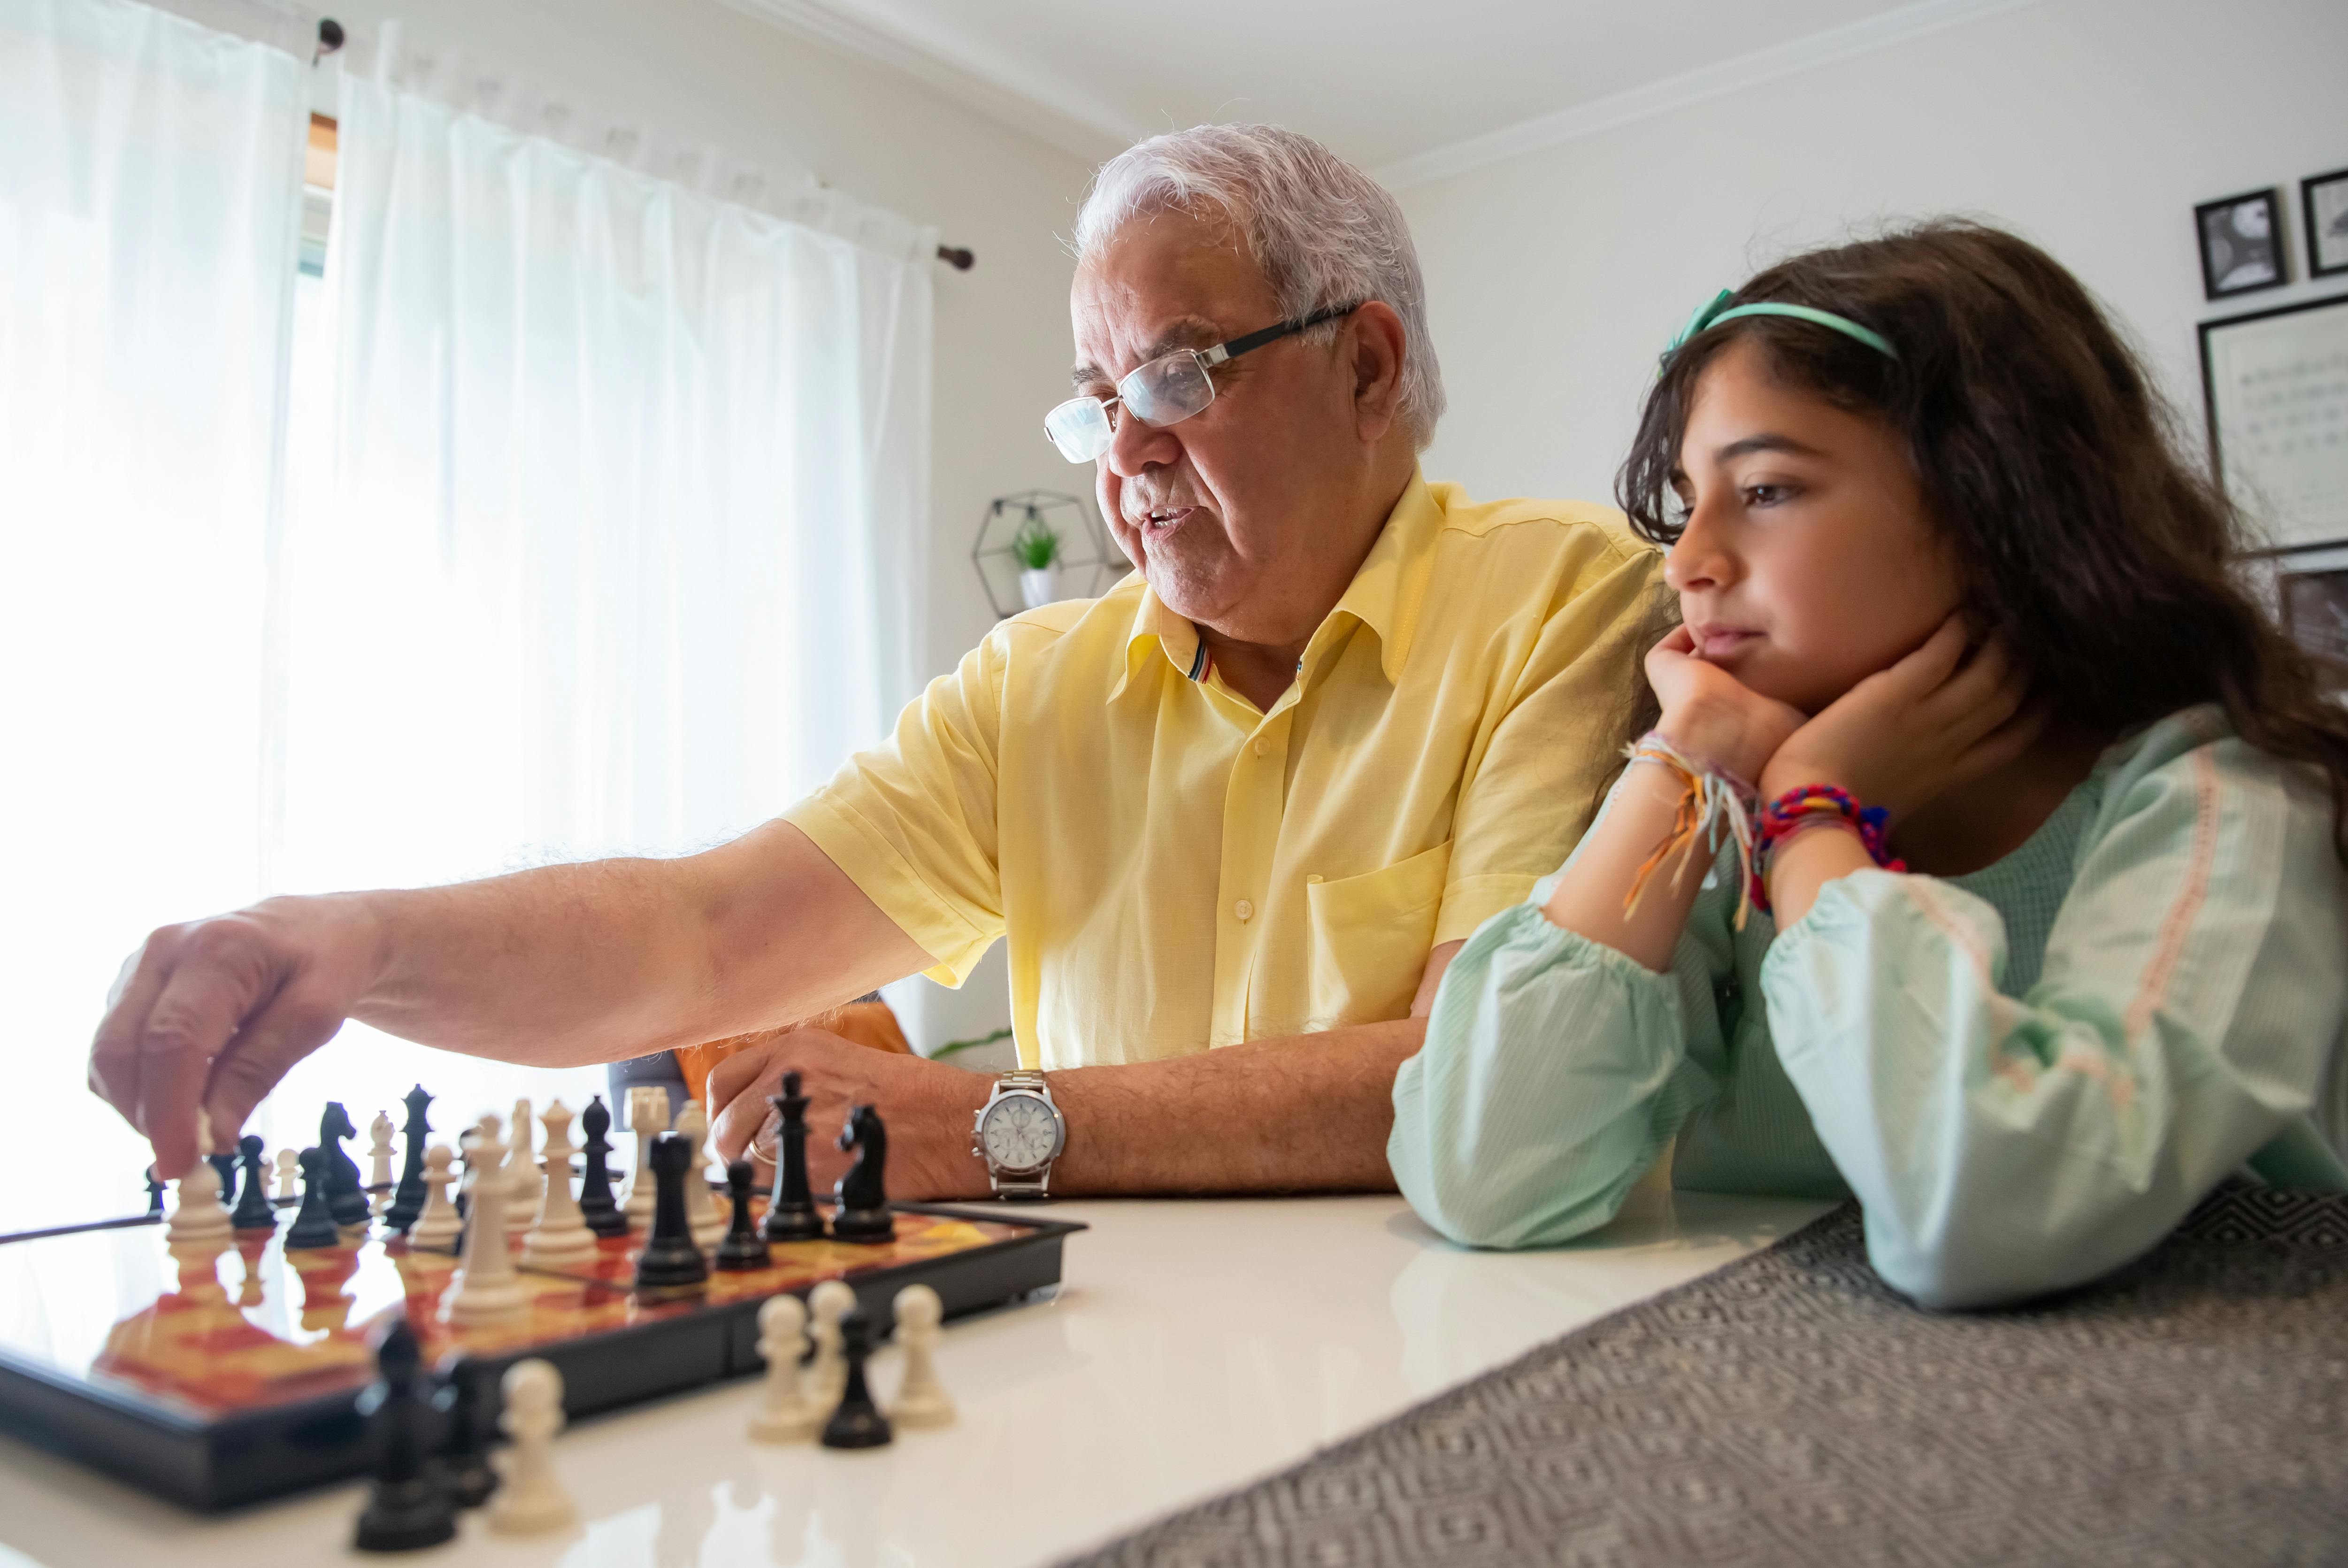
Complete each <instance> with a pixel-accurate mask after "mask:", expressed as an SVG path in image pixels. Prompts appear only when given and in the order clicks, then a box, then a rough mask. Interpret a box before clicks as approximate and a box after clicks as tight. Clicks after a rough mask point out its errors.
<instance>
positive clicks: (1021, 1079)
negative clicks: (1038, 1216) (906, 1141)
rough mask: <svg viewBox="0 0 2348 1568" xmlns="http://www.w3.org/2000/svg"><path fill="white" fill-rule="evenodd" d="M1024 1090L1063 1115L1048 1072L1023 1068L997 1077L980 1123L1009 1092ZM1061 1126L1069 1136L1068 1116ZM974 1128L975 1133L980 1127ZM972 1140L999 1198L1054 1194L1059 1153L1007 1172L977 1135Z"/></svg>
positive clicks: (981, 1123) (1036, 1197) (1024, 1198)
mask: <svg viewBox="0 0 2348 1568" xmlns="http://www.w3.org/2000/svg"><path fill="white" fill-rule="evenodd" d="M1020 1092H1025V1093H1029V1094H1035V1095H1040V1096H1042V1097H1043V1100H1044V1103H1045V1105H1047V1106H1050V1107H1051V1109H1052V1114H1053V1115H1054V1116H1060V1114H1061V1113H1060V1107H1059V1105H1058V1103H1057V1102H1056V1101H1055V1100H1054V1099H1052V1089H1051V1086H1050V1085H1049V1084H1047V1083H1045V1080H1044V1075H1043V1074H1042V1073H1040V1072H1038V1071H1036V1070H1035V1069H1034V1068H1018V1069H1016V1070H1014V1071H1012V1072H1007V1073H1002V1074H999V1075H997V1076H996V1078H995V1080H994V1092H993V1093H992V1094H989V1095H988V1096H987V1097H986V1105H985V1107H984V1109H981V1110H980V1111H979V1113H978V1125H979V1126H980V1127H983V1126H984V1125H985V1124H986V1113H987V1111H989V1110H992V1109H994V1104H995V1101H997V1100H999V1099H1003V1097H1004V1095H1005V1094H1011V1093H1020ZM1061 1129H1062V1133H1063V1136H1065V1135H1066V1119H1065V1118H1063V1119H1062V1122H1061ZM975 1132H976V1129H973V1134H975ZM972 1142H973V1148H972V1150H971V1152H972V1153H973V1154H975V1155H977V1156H978V1157H979V1158H980V1159H981V1160H983V1161H986V1180H987V1182H988V1184H989V1185H990V1186H992V1187H993V1188H994V1195H995V1196H996V1197H998V1198H1006V1199H1010V1200H1012V1201H1013V1202H1023V1201H1024V1202H1035V1201H1037V1200H1039V1199H1044V1198H1048V1197H1050V1196H1051V1195H1052V1193H1051V1188H1052V1166H1053V1164H1054V1162H1055V1161H1056V1160H1057V1159H1058V1156H1057V1155H1055V1156H1054V1157H1053V1159H1051V1160H1046V1161H1044V1163H1043V1164H1042V1165H1040V1166H1038V1167H1036V1168H1035V1170H1033V1171H1004V1170H1002V1169H1001V1168H999V1167H998V1166H996V1164H995V1163H994V1158H993V1157H992V1156H991V1155H989V1154H988V1153H987V1152H986V1149H985V1146H984V1145H983V1143H980V1142H979V1141H978V1140H977V1139H976V1138H975V1136H973V1140H972Z"/></svg>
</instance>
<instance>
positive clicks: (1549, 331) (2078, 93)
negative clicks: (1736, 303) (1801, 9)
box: [1400, 0, 2348, 499]
mask: <svg viewBox="0 0 2348 1568" xmlns="http://www.w3.org/2000/svg"><path fill="white" fill-rule="evenodd" d="M2343 60H2348V5H2343V4H2341V0H2229V3H2227V4H2224V5H2213V4H2206V3H2201V4H2197V3H2195V0H2038V3H2037V4H2034V5H2025V6H2023V7H2021V8H2020V9H2017V10H2012V11H2006V12H2003V13H2001V14H1998V15H1992V16H1988V17H1984V18H1981V19H1978V20H1975V21H1972V22H1969V23H1966V24H1964V25H1962V26H1957V27H1953V28H1951V29H1949V30H1946V31H1943V32H1940V33H1934V34H1931V35H1927V36H1920V37H1917V38H1914V39H1911V40H1909V41H1908V42H1905V43H1902V44H1899V45H1895V46H1890V47H1886V48H1882V49H1879V50H1877V51H1875V52H1873V53H1870V54H1867V55H1863V56H1859V57H1854V58H1851V59H1847V60H1843V61H1839V62H1837V63H1835V64H1832V65H1828V66H1822V67H1817V68H1815V69H1812V70H1809V71H1807V72H1804V73H1802V74H1800V75H1798V76H1795V77H1785V78H1780V79H1778V80H1776V81H1771V82H1766V83H1762V84H1758V85H1756V86H1752V87H1748V88H1744V89H1741V90H1739V91H1737V92H1735V93H1734V94H1731V95H1728V96H1725V97H1722V98H1714V99H1711V100H1708V101H1705V102H1702V103H1698V104H1694V105H1692V106H1689V107H1685V108H1681V109H1678V110H1676V111H1674V112H1673V113H1671V114H1669V115H1665V116H1660V117H1657V118H1654V119H1647V120H1643V121H1639V122H1636V123H1632V124H1630V125H1625V126H1622V127H1620V128H1618V129H1613V130H1611V131H1606V132H1603V133H1601V134H1597V135H1593V136H1590V137H1586V138H1584V139H1580V140H1576V141H1572V142H1569V143H1566V144H1564V145H1561V146H1559V147H1555V148H1551V149H1548V150H1543V151H1540V152H1537V153H1530V154H1527V155H1525V156H1522V157H1519V158H1516V159H1512V160H1509V161H1507V162H1505V163H1499V164H1494V165H1491V166H1488V167H1487V168H1484V169H1480V170H1474V171H1472V172H1469V173H1467V174H1463V175H1460V176H1457V177H1455V178H1452V179H1449V180H1445V181H1437V182H1433V183H1430V184H1427V185H1425V186H1419V187H1416V188H1412V189H1409V190H1406V191H1402V192H1401V193H1400V195H1401V199H1402V201H1403V205H1404V208H1405V210H1406V211H1407V212H1408V214H1409V217H1410V222H1411V226H1412V229H1413V231H1414V232H1415V233H1416V237H1417V241H1418V246H1419V252H1420V254H1421V256H1422V257H1423V258H1424V261H1425V263H1426V271H1427V280H1428V288H1429V292H1430V296H1431V297H1430V303H1431V309H1432V313H1433V318H1434V323H1433V324H1434V331H1435V338H1436V343H1437V348H1438V349H1439V351H1440V352H1441V354H1442V356H1443V366H1444V371H1445V376H1446V380H1447V385H1448V387H1449V389H1450V393H1451V408H1450V412H1449V413H1448V414H1447V416H1446V418H1445V420H1444V424H1443V427H1442V429H1441V431H1440V432H1439V434H1438V436H1437V441H1436V444H1435V446H1434V448H1433V449H1432V450H1431V451H1430V452H1429V454H1428V457H1427V463H1426V467H1427V471H1428V472H1429V474H1430V475H1433V476H1436V477H1439V478H1445V479H1451V480H1459V481H1461V482H1462V483H1464V484H1466V485H1467V486H1468V489H1469V490H1471V491H1473V492H1475V493H1477V494H1478V495H1481V496H1486V497H1489V496H1498V495H1509V494H1533V495H1561V496H1575V497H1588V498H1592V499H1611V497H1612V487H1613V476H1614V470H1615V468H1616V466H1617V465H1618V464H1619V463H1620V462H1621V460H1622V452H1623V449H1624V448H1625V447H1626V446H1627V444H1628V442H1629V439H1630V436H1631V433H1632V427H1633V425H1634V423H1635V418H1636V412H1637V407H1638V403H1639V399H1640V397H1642V396H1643V393H1644V391H1645V389H1646V387H1647V386H1648V385H1649V383H1650V382H1651V381H1652V379H1653V374H1654V367H1655V356H1657V355H1658V354H1659V353H1660V352H1661V351H1662V349H1663V345H1664V343H1665V342H1666V341H1667V340H1668V339H1669V338H1670V336H1671V335H1672V334H1673V332H1675V331H1676V330H1678V328H1679V326H1680V325H1681V324H1682V323H1683V322H1684V321H1685V320H1686V318H1687V315H1688V313H1689V312H1690V311H1692V310H1694V308H1695V307H1696V306H1697V305H1698V304H1702V303H1703V302H1704V301H1705V300H1707V299H1709V298H1711V297H1712V295H1713V294H1714V293H1715V291H1717V290H1719V289H1721V288H1723V287H1727V286H1733V285H1735V284H1740V283H1742V282H1743V281H1744V280H1745V279H1746V277H1747V276H1748V275H1750V274H1751V273H1753V272H1754V271H1756V269H1757V268H1758V267H1759V266H1760V265H1761V264H1764V263H1767V262H1769V261H1771V260H1774V259H1776V257H1778V256H1780V255H1782V254H1784V253H1787V252H1788V251H1791V250H1796V249H1799V248H1802V247H1804V246H1806V245H1808V244H1811V243H1814V242H1826V241H1830V240H1833V239H1835V238H1837V237H1838V236H1840V235H1842V234H1844V233H1846V232H1849V231H1850V230H1852V229H1854V228H1859V229H1863V228H1865V227H1866V226H1867V225H1869V224H1870V223H1873V222H1879V221H1880V220H1882V219H1884V218H1890V217H1903V216H1908V217H1913V216H1924V215H1928V214H1933V213H1942V212H1955V213H1963V214H1967V215H1971V216H1975V217H1980V218H1983V219H1986V220H1989V221H1992V222H1998V223H2001V224H2003V225H2005V226H2007V227H2010V228H2012V229H2014V230H2016V231H2018V232H2021V233H2023V234H2024V235H2025V236H2027V237H2029V238H2030V239H2032V240H2034V241H2035V242H2038V243H2040V244H2042V245H2044V246H2045V247H2046V248H2047V249H2048V250H2050V251H2051V252H2052V253H2054V254H2055V256H2056V257H2057V258H2058V259H2060V260H2061V261H2063V262H2064V263H2066V264H2067V265H2069V266H2070V267H2071V268H2072V269H2073V270H2074V271H2075V272H2076V273H2078V274H2079V275H2080V277H2081V278H2082V279H2084V280H2085V283H2086V284H2087V285H2088V286H2089V287H2090V288H2092V289H2093V290H2095V291H2096V294H2099V295H2100V296H2101V297H2102V298H2103V300H2104V301H2105V302H2106V304H2107V305H2108V306H2109V307H2110V308H2111V309H2112V310H2113V311H2115V312H2116V315H2117V316H2118V317H2119V319H2120V321H2121V322H2122V324H2123V325H2124V326H2125V327H2126V328H2127V329H2128V330H2129V331H2131V332H2132V333H2133V334H2134V335H2135V336H2136V338H2137V342H2138V343H2139V345H2140V346H2143V347H2144V348H2145V349H2146V350H2147V352H2148V354H2149V355H2150V356H2151V358H2152V360H2153V362H2154V364H2155V366H2156V367H2157V371H2158V373H2159V375H2160V376H2161V378H2162V380H2163V381H2164V383H2165V385H2166V388H2167V391H2168V396H2169V397H2170V398H2171V399H2172V401H2174V402H2175V403H2176V404H2177V405H2178V408H2179V409H2180V411H2181V412H2182V413H2183V415H2184V417H2185V419H2186V422H2187V423H2188V426H2189V427H2190V428H2192V429H2193V430H2194V431H2197V432H2198V430H2199V426H2200V420H2201V397H2200V372H2199V358H2198V350H2197V347H2196V344H2195V336H2194V324H2195V323H2196V322H2198V321H2200V320H2202V319H2205V318H2207V317H2209V316H2214V315H2230V314H2235V313H2238V312H2242V311H2249V310H2260V309H2265V308H2267V307H2268V306H2271V305H2274V304H2283V303H2287V302H2288V301H2290V300H2292V299H2298V298H2303V297H2307V296H2308V295H2310V294H2319V293H2326V292H2330V293H2340V292H2343V289H2342V286H2341V285H2343V284H2348V279H2342V278H2337V277H2335V278H2332V279H2328V280H2325V284H2327V285H2328V287H2313V286H2310V285H2307V284H2303V283H2302V284H2295V285H2294V286H2292V287H2291V288H2290V289H2288V290H2283V289H2277V290H2270V291H2267V292H2264V293H2260V294H2249V295H2243V296H2240V297H2238V298H2236V299H2234V300H2232V301H2230V302H2227V303H2226V304H2222V305H2221V304H2215V303H2205V302H2204V301H2203V299H2202V297H2201V283H2200V273H2199V262H2198V260H2197V257H2196V252H2195V241H2194V232H2193V207H2194V204H2195V203H2196V202H2199V201H2209V200H2211V199H2213V198H2216V197H2220V196H2229V195H2232V194H2234V193H2235V192H2237V191H2247V190H2251V189H2255V188H2258V187H2262V186H2270V185H2272V186H2281V187H2282V188H2283V192H2284V201H2285V205H2286V208H2287V209H2288V211H2289V212H2290V214H2291V216H2290V220H2289V223H2290V237H2291V247H2292V253H2293V260H2292V263H2291V275H2292V276H2293V277H2294V278H2297V277H2301V276H2302V274H2303V273H2304V270H2305V251H2304V249H2303V247H2302V242H2301V238H2300V234H2299V223H2298V205H2297V204H2298V201H2299V192H2298V181H2299V180H2300V179H2301V178H2302V176H2305V175H2309V174H2316V173H2322V172H2324V171H2326V170H2334V169H2339V168H2341V167H2343V166H2348V89H2343V85H2342V82H2343V79H2342V74H2341V65H2342V62H2343Z"/></svg>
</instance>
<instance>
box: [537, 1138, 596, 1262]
mask: <svg viewBox="0 0 2348 1568" xmlns="http://www.w3.org/2000/svg"><path fill="white" fill-rule="evenodd" d="M540 1120H541V1121H543V1122H544V1123H545V1124H546V1146H545V1150H544V1151H543V1152H542V1154H541V1156H540V1160H541V1164H542V1165H543V1166H544V1168H545V1171H546V1196H545V1198H544V1200H543V1201H542V1202H541V1203H540V1204H539V1209H538V1216H537V1220H536V1222H535V1223H533V1224H532V1225H531V1226H530V1230H529V1232H528V1233H525V1234H524V1235H523V1237H522V1239H521V1261H522V1262H523V1263H525V1264H530V1266H531V1267H533V1268H544V1267H547V1266H548V1265H550V1264H575V1263H579V1262H582V1261H583V1260H585V1259H587V1258H592V1257H593V1256H594V1255H595V1233H594V1232H592V1231H591V1230H589V1229H588V1228H587V1219H586V1216H585V1215H583V1214H582V1213H581V1212H579V1199H578V1197H577V1196H576V1195H575V1194H573V1193H572V1191H571V1157H572V1155H573V1154H575V1153H577V1152H578V1145H576V1144H574V1143H572V1141H571V1121H572V1117H571V1112H570V1110H569V1109H568V1108H566V1107H565V1106H564V1105H563V1103H562V1102H561V1100H559V1099H558V1100H556V1101H555V1102H554V1103H553V1104H552V1105H550V1106H548V1107H547V1108H546V1114H545V1115H544V1116H543V1117H541V1118H540Z"/></svg>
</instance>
